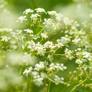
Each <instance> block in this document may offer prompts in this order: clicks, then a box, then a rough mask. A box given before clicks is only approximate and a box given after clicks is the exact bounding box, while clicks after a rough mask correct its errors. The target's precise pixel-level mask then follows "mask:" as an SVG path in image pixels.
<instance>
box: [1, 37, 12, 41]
mask: <svg viewBox="0 0 92 92" xmlns="http://www.w3.org/2000/svg"><path fill="white" fill-rule="evenodd" d="M1 38H2V39H1V41H5V42H8V40H9V39H10V38H11V37H7V36H1Z"/></svg>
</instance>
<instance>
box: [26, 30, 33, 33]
mask: <svg viewBox="0 0 92 92" xmlns="http://www.w3.org/2000/svg"><path fill="white" fill-rule="evenodd" d="M24 31H26V32H27V33H33V30H30V29H25V30H24Z"/></svg>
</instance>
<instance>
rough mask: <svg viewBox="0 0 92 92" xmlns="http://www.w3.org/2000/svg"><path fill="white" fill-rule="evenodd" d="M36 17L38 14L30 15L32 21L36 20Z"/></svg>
mask: <svg viewBox="0 0 92 92" xmlns="http://www.w3.org/2000/svg"><path fill="white" fill-rule="evenodd" d="M38 17H40V15H39V14H32V15H31V16H30V18H31V20H34V21H36V20H37V18H38Z"/></svg>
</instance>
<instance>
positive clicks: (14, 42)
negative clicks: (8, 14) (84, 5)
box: [0, 8, 92, 86]
mask: <svg viewBox="0 0 92 92" xmlns="http://www.w3.org/2000/svg"><path fill="white" fill-rule="evenodd" d="M23 14H25V15H24V16H20V17H19V18H18V19H17V22H20V23H25V24H28V25H29V27H28V26H27V28H25V29H22V30H19V29H17V30H12V29H10V28H0V42H1V44H0V47H1V49H2V51H5V53H6V54H5V55H4V58H5V59H4V60H7V62H6V63H8V64H10V66H14V65H15V66H16V67H18V70H19V71H20V74H21V75H22V76H23V77H26V78H27V79H28V81H27V82H29V80H32V81H30V82H34V84H36V85H37V86H41V85H44V84H45V83H46V84H49V83H48V82H45V80H47V81H51V82H53V83H55V84H56V85H58V84H60V83H63V84H66V85H67V86H70V84H71V82H72V81H73V82H76V81H77V83H79V85H81V84H82V83H83V82H84V81H83V79H84V80H85V79H86V80H87V79H88V78H89V79H90V77H91V73H92V53H91V51H90V48H91V47H90V41H87V37H88V35H87V36H86V32H85V31H84V29H82V28H81V29H80V25H79V24H78V22H77V21H74V20H70V19H69V18H67V17H65V16H63V15H62V14H60V13H57V12H56V11H47V12H46V11H45V10H44V9H43V8H36V9H34V10H32V9H26V10H25V11H24V12H23ZM43 14H44V15H45V16H47V18H43ZM48 16H49V18H48ZM28 17H29V18H28ZM29 19H30V22H29V21H28V20H29ZM83 28H85V27H83ZM90 31H92V28H90ZM58 33H59V36H58V35H57V34H58ZM52 38H53V39H52ZM71 45H72V46H71ZM73 47H74V48H73ZM7 53H9V55H7ZM57 56H58V58H59V59H60V58H62V59H61V60H60V62H58V60H57V61H56V60H55V58H57ZM7 57H8V58H7ZM36 59H37V60H36ZM63 59H67V60H68V61H71V60H74V62H75V63H76V64H77V67H76V69H77V71H74V72H70V73H69V75H70V76H69V77H70V81H69V83H68V82H65V81H64V78H63V77H61V75H59V74H58V72H63V71H65V70H66V69H67V67H66V66H64V64H63V63H62V61H63ZM57 62H58V63H57ZM10 66H9V67H10ZM25 75H26V76H25ZM62 76H63V75H62ZM81 80H82V81H81ZM79 81H81V82H79ZM28 84H29V83H28ZM49 85H50V84H49Z"/></svg>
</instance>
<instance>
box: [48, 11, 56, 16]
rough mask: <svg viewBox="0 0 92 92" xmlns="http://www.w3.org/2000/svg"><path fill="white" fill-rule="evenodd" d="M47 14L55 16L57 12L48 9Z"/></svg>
mask: <svg viewBox="0 0 92 92" xmlns="http://www.w3.org/2000/svg"><path fill="white" fill-rule="evenodd" d="M48 14H49V15H50V16H55V15H56V14H57V13H56V11H48Z"/></svg>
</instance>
